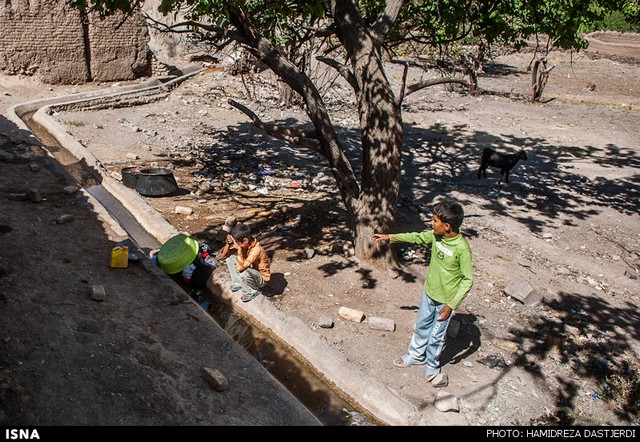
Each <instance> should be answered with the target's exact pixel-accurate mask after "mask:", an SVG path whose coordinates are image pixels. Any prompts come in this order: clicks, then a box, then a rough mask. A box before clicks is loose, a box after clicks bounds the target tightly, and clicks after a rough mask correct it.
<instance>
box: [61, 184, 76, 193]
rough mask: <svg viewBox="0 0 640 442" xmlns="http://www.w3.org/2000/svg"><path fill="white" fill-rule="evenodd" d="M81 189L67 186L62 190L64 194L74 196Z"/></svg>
mask: <svg viewBox="0 0 640 442" xmlns="http://www.w3.org/2000/svg"><path fill="white" fill-rule="evenodd" d="M79 190H80V188H79V187H78V186H74V185H71V186H65V187H64V189H62V191H63V192H64V193H66V194H67V195H73V194H74V193H76V192H77V191H79Z"/></svg>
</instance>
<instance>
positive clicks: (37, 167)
mask: <svg viewBox="0 0 640 442" xmlns="http://www.w3.org/2000/svg"><path fill="white" fill-rule="evenodd" d="M40 169H41V167H40V165H39V164H38V163H30V164H29V170H30V171H31V172H40Z"/></svg>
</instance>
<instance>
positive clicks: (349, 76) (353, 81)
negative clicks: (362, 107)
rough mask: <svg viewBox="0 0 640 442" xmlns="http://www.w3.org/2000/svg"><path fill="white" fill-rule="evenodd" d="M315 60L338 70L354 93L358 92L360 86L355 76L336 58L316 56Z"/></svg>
mask: <svg viewBox="0 0 640 442" xmlns="http://www.w3.org/2000/svg"><path fill="white" fill-rule="evenodd" d="M316 60H318V61H321V62H323V63H324V64H326V65H328V66H331V67H332V68H334V69H335V70H336V71H338V73H339V74H340V75H342V77H344V79H345V80H347V83H349V84H350V85H351V87H352V88H353V90H354V91H355V92H356V94H358V93H359V91H360V86H358V81H357V80H356V77H355V76H354V75H353V73H352V72H351V71H350V70H349V68H347V66H345V65H344V64H341V63H340V62H338V61H337V60H334V59H333V58H328V57H316Z"/></svg>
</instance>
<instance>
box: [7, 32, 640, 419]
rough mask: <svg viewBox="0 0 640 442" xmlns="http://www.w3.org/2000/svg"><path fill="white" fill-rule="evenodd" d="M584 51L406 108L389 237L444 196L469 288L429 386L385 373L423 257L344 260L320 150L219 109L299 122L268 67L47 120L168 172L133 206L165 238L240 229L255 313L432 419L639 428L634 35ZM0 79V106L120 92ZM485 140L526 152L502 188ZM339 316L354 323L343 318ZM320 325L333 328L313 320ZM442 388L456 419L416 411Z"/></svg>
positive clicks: (511, 61)
mask: <svg viewBox="0 0 640 442" xmlns="http://www.w3.org/2000/svg"><path fill="white" fill-rule="evenodd" d="M591 40H592V46H591V47H590V49H589V50H587V51H584V52H581V53H578V54H575V53H574V54H571V53H568V52H556V53H553V54H551V55H550V57H549V64H550V65H554V66H555V67H554V69H553V71H552V72H551V76H550V79H549V82H548V84H547V86H546V89H545V91H544V94H543V102H542V103H537V104H532V103H529V102H528V101H527V99H526V98H527V96H528V93H529V89H530V74H529V73H528V72H527V66H528V64H529V62H530V60H531V54H512V53H506V54H503V55H500V56H496V57H495V59H494V60H493V62H492V63H491V64H489V65H487V67H486V68H485V73H484V74H483V75H482V76H481V77H480V80H479V81H480V87H481V88H482V89H483V90H484V91H485V93H484V94H482V95H479V96H469V95H467V94H465V93H460V92H458V91H453V92H452V91H448V90H446V89H445V88H442V87H437V88H431V89H427V90H423V91H421V92H419V93H416V94H413V95H411V96H409V97H408V98H407V99H406V101H405V103H404V106H403V116H404V122H405V137H404V143H405V149H404V154H403V181H402V186H401V195H400V207H399V217H398V231H417V230H422V229H426V228H428V227H429V224H428V220H429V219H430V208H431V206H432V204H433V202H434V200H436V199H437V198H439V197H442V196H445V195H448V196H451V197H454V198H456V199H458V200H459V201H460V202H461V203H462V204H463V206H464V208H465V214H466V217H465V221H464V223H463V228H462V232H463V234H464V235H465V236H466V237H467V238H468V239H469V241H470V244H471V248H472V251H473V265H474V275H475V283H474V287H473V289H472V291H471V293H470V294H469V296H468V297H467V299H466V300H465V301H464V302H463V304H462V305H461V307H460V309H459V310H458V311H457V312H456V316H455V318H454V319H455V321H454V322H453V325H452V327H451V330H450V337H449V341H448V344H447V348H446V350H445V355H444V357H443V359H444V361H446V365H445V366H444V373H446V374H447V376H448V386H446V387H444V388H434V387H433V386H432V385H430V384H429V383H427V382H426V381H425V380H424V371H423V369H422V368H411V369H398V368H395V367H393V365H392V364H391V361H392V360H393V358H394V356H399V355H402V354H404V353H405V351H406V348H407V345H408V343H409V339H410V337H411V333H412V330H413V326H414V324H415V319H416V312H417V308H418V302H419V296H420V293H421V285H422V283H423V281H424V276H425V274H426V272H427V262H426V257H427V253H426V251H425V250H422V249H421V248H418V247H409V246H407V247H400V248H398V253H399V256H400V258H401V261H402V263H403V265H404V267H403V271H402V272H401V275H400V277H397V278H391V277H390V276H389V275H388V274H387V273H385V272H381V271H379V270H377V269H375V268H372V267H370V266H368V265H367V264H366V263H365V262H361V261H360V260H359V259H357V257H353V256H349V255H350V254H349V253H348V252H347V253H344V252H343V250H348V247H345V244H347V245H348V241H349V240H350V237H349V232H348V230H347V229H346V228H345V225H344V213H343V209H342V205H341V202H340V199H339V196H338V194H337V191H336V187H335V184H334V183H333V179H332V177H331V173H330V171H329V170H328V168H327V167H326V165H325V162H324V161H323V160H322V158H320V157H319V156H317V155H316V154H314V153H311V152H306V151H300V150H299V149H297V148H294V147H291V146H289V145H287V144H286V143H282V142H279V141H277V140H274V139H272V138H270V137H268V136H266V135H265V134H263V133H261V132H260V131H259V130H257V129H256V128H254V127H253V126H252V125H251V124H250V121H249V120H248V119H247V118H246V116H245V115H244V114H242V113H240V112H239V111H237V110H236V109H234V108H232V107H231V106H229V105H228V104H227V99H229V98H233V99H236V100H238V101H240V102H242V103H243V104H245V105H247V106H248V107H250V108H251V109H253V110H254V111H256V112H257V113H258V114H259V116H260V117H261V118H262V119H263V120H264V121H266V122H274V123H278V124H281V125H301V124H303V123H304V122H305V121H306V118H305V115H304V113H303V112H301V111H300V110H298V109H287V108H285V107H283V106H282V104H281V103H279V102H278V99H277V92H276V91H277V88H276V82H275V80H274V78H273V77H272V76H271V75H270V74H269V73H268V72H264V73H261V74H258V75H252V76H245V77H240V76H231V75H230V74H228V73H226V72H225V71H224V70H223V69H221V68H217V67H213V68H209V69H207V70H205V71H203V72H202V73H200V74H198V75H197V76H195V77H193V78H191V79H189V80H187V81H185V82H184V83H182V84H181V85H180V86H178V87H177V88H175V89H174V90H173V91H172V92H171V93H170V94H169V95H168V96H167V97H166V98H165V99H163V100H161V101H157V102H154V103H150V104H146V105H142V106H136V107H128V108H121V109H104V110H94V111H76V112H64V113H60V114H58V115H56V117H57V118H58V119H59V120H60V121H62V122H64V123H65V124H66V125H67V127H68V130H69V132H70V133H72V134H73V135H74V136H75V137H76V138H78V139H79V140H81V142H82V143H83V144H84V145H85V146H87V148H88V149H89V150H91V151H92V152H95V155H96V157H98V158H99V159H101V160H102V161H103V164H104V166H105V167H107V168H108V169H109V170H110V171H111V172H112V174H113V176H115V177H119V174H120V170H121V169H122V168H123V167H125V166H133V165H141V166H155V165H160V166H169V167H171V168H172V169H173V171H174V174H175V176H176V178H177V180H178V185H179V187H180V191H179V192H178V193H177V194H176V195H173V196H170V197H161V198H147V200H148V203H149V204H151V205H152V206H154V207H155V208H156V209H157V210H158V211H160V212H161V213H162V214H163V215H164V216H165V218H166V219H167V220H169V221H170V222H171V223H172V224H173V225H174V226H176V227H177V228H178V229H179V230H181V231H186V232H190V233H192V234H193V235H195V236H197V237H198V238H199V239H200V240H202V241H205V242H207V243H208V244H209V245H210V246H212V248H214V249H217V248H219V247H221V245H222V244H221V242H219V241H218V240H219V239H220V237H219V236H218V233H219V231H220V228H221V226H222V224H223V223H224V221H225V219H226V218H227V217H228V216H234V217H236V218H237V219H239V220H242V221H244V222H247V223H249V224H251V225H252V227H253V228H254V229H255V231H256V232H258V238H259V240H260V242H261V244H262V245H263V246H264V247H265V248H266V249H267V250H268V252H269V254H270V256H271V262H272V271H273V272H274V282H273V284H272V286H271V288H270V293H271V294H272V295H273V296H272V297H271V298H270V299H271V300H272V302H273V303H274V304H275V305H276V306H277V307H278V308H279V309H280V310H281V311H283V312H285V313H287V314H290V315H293V316H296V317H299V318H301V319H302V320H304V322H305V323H306V324H307V325H308V326H309V327H310V328H312V329H313V330H315V331H316V332H317V333H319V334H321V335H322V336H323V337H324V338H325V339H326V341H327V342H328V343H330V345H331V346H333V347H334V348H335V349H337V350H338V351H340V352H341V353H343V354H344V356H345V357H346V358H347V359H348V360H349V361H350V362H352V363H353V364H354V367H357V368H358V369H359V370H361V371H362V372H364V373H367V374H369V375H371V376H374V377H375V378H377V379H379V380H381V381H382V382H383V383H384V384H385V385H388V386H389V387H390V388H391V389H393V390H395V391H397V392H399V394H400V395H402V396H403V397H405V398H406V399H407V400H409V401H411V402H412V403H414V404H415V405H416V406H418V407H420V408H424V409H425V410H426V413H427V416H428V419H427V421H428V422H429V424H431V425H532V424H575V425H599V424H604V425H637V424H638V422H639V420H638V418H639V412H640V402H639V401H640V387H639V385H640V384H639V381H640V371H639V365H638V362H637V361H638V354H639V353H640V345H639V340H640V328H639V326H638V325H639V324H640V314H639V313H638V310H637V305H638V303H639V301H640V285H639V284H638V277H640V273H639V270H640V223H639V221H640V216H639V208H640V203H639V201H640V187H639V185H640V176H639V175H638V167H639V166H640V145H639V140H640V125H639V124H638V121H640V86H639V85H640V36H639V35H637V34H623V35H618V34H613V33H600V34H596V35H592V36H591ZM400 78H401V75H400V73H399V72H393V73H392V79H393V81H398V80H400ZM0 81H2V83H0V84H3V85H4V89H5V93H4V96H3V97H0V99H1V100H2V101H0V103H2V104H6V103H17V102H21V101H26V100H30V99H35V98H41V97H45V96H52V95H60V94H68V93H72V92H76V91H80V90H88V89H90V88H91V87H93V88H96V87H107V86H110V87H117V85H116V86H113V85H83V86H78V87H60V86H47V85H41V84H39V83H38V82H37V79H33V78H15V77H3V78H2V79H1V80H0ZM327 88H328V84H327ZM347 92H348V91H347V90H346V88H344V87H342V86H340V84H339V82H338V83H335V84H333V85H332V86H331V88H330V89H329V88H328V89H327V93H328V94H329V95H330V97H331V98H330V100H329V106H330V109H331V112H332V117H333V119H334V121H335V123H336V124H337V126H338V132H339V134H340V136H341V137H343V139H344V140H345V141H346V143H347V145H348V146H350V149H349V152H350V155H351V156H352V157H353V158H354V159H356V158H357V144H356V143H357V121H358V120H357V114H356V113H355V111H354V108H353V103H352V101H350V98H348V97H350V95H349V94H348V93H347ZM5 107H6V106H5ZM0 141H1V140H0ZM485 147H494V148H497V149H500V150H505V151H506V150H517V149H520V148H523V149H525V150H526V152H527V155H528V160H527V161H523V162H520V163H518V164H517V165H516V167H515V168H514V170H513V171H512V175H511V177H510V183H508V184H507V183H498V177H499V173H498V171H496V170H490V171H489V173H488V177H487V178H486V179H482V180H479V179H478V178H477V168H478V160H479V157H480V153H481V151H482V149H483V148H485ZM105 159H106V161H105ZM176 206H183V207H189V208H190V209H192V213H191V214H181V213H176V210H175V208H176ZM308 249H309V250H308ZM311 249H312V250H313V253H311ZM310 255H313V256H311V257H309V256H310ZM43 271H45V272H46V268H45V269H43ZM217 271H218V272H220V271H222V270H221V267H219V268H218V270H217ZM523 283H528V284H529V285H530V286H531V287H532V288H533V290H534V291H535V292H536V293H538V294H540V295H542V296H544V298H543V300H542V301H541V302H539V303H537V304H535V305H530V304H528V303H526V302H521V301H519V300H518V299H516V298H514V297H513V296H509V295H508V294H507V293H505V290H507V292H510V291H509V286H510V285H513V284H523ZM208 296H213V295H208ZM212 305H214V303H213V302H212ZM341 306H346V307H349V308H353V309H357V310H361V311H363V312H364V313H365V315H366V318H367V319H365V321H363V322H361V323H355V322H351V321H347V320H345V319H343V318H342V317H340V316H339V315H338V310H339V308H340V307H341ZM323 315H325V316H329V317H331V318H332V320H333V322H334V325H333V327H332V328H321V327H320V326H319V320H320V317H321V316H323ZM371 317H382V318H388V319H391V320H393V321H394V322H395V330H394V331H380V330H374V329H371V328H370V327H369V322H368V318H371ZM443 391H444V392H447V393H450V394H452V395H454V396H455V397H457V398H458V401H457V403H458V405H459V410H458V411H455V412H441V411H438V410H437V409H436V408H435V407H433V404H434V401H435V400H436V397H437V395H438V394H441V393H442V392H443Z"/></svg>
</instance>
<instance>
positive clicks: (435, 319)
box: [373, 200, 473, 382]
mask: <svg viewBox="0 0 640 442" xmlns="http://www.w3.org/2000/svg"><path fill="white" fill-rule="evenodd" d="M463 218H464V210H463V209H462V206H461V205H460V203H457V202H455V201H451V200H444V201H441V202H439V203H437V204H436V205H435V206H434V208H433V218H432V220H431V226H432V228H433V230H430V231H424V232H412V233H396V234H386V233H374V234H373V239H374V241H375V242H377V243H379V242H381V241H389V242H390V243H392V244H393V243H397V242H405V243H411V244H420V245H428V246H431V261H430V263H429V270H428V273H427V277H426V279H425V282H424V289H423V291H422V298H421V300H420V308H419V310H418V319H417V322H416V327H415V331H414V333H413V337H412V338H411V341H410V343H409V351H408V352H407V354H406V355H404V356H401V357H399V358H395V359H394V361H393V365H395V366H396V367H401V368H405V367H410V366H412V365H422V364H426V366H427V382H431V381H432V380H433V379H434V378H435V377H436V375H437V374H438V373H440V371H441V368H440V355H441V353H442V350H443V348H444V344H445V340H446V337H447V327H448V326H449V321H450V319H451V318H452V317H453V315H454V313H455V310H456V309H457V308H458V306H459V305H460V303H461V302H462V300H463V299H464V298H465V297H466V296H467V294H468V293H469V290H471V286H472V285H473V271H472V268H471V248H470V247H469V243H468V242H467V240H466V239H465V238H464V237H463V236H462V234H461V233H460V225H461V224H462V219H463Z"/></svg>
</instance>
